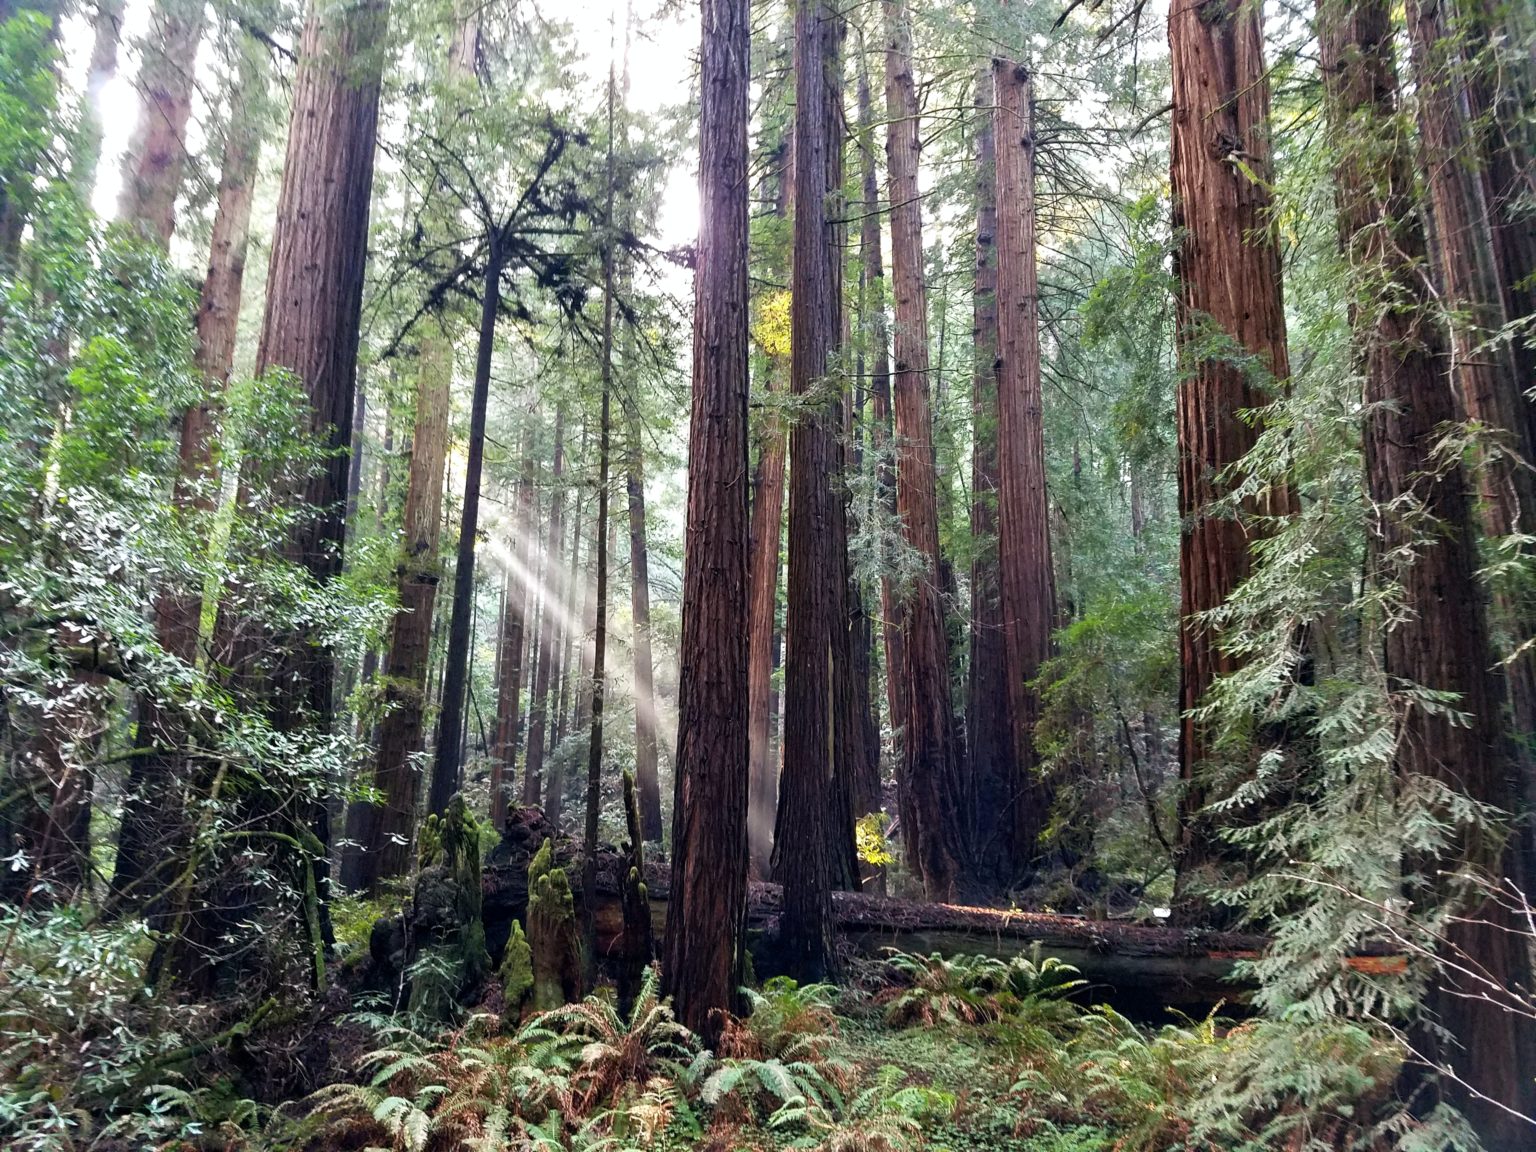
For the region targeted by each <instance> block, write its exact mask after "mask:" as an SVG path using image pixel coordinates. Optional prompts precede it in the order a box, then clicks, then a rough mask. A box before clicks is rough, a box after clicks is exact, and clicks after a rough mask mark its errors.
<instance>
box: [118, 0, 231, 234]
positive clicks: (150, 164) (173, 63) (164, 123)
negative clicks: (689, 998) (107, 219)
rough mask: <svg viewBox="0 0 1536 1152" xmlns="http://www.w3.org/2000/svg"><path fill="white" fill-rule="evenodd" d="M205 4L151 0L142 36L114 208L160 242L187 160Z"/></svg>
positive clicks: (170, 227) (172, 216)
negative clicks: (134, 103)
mask: <svg viewBox="0 0 1536 1152" xmlns="http://www.w3.org/2000/svg"><path fill="white" fill-rule="evenodd" d="M206 8H207V4H206V3H205V2H204V0H155V6H154V7H153V8H152V9H151V10H150V15H149V33H148V35H147V36H146V37H145V38H144V41H143V45H144V48H143V52H144V57H143V64H142V65H141V66H140V68H139V78H138V88H139V97H140V105H139V120H138V125H137V126H136V127H135V128H134V132H133V138H132V140H130V141H129V144H128V151H127V153H126V154H125V155H124V157H123V188H122V193H121V195H120V196H119V198H118V205H117V211H118V215H119V216H120V217H122V219H124V220H126V221H127V222H128V223H130V224H131V225H133V226H134V227H136V228H138V229H140V230H141V231H142V232H143V234H144V235H145V236H147V237H148V238H149V239H151V240H153V241H154V242H155V243H157V244H159V245H160V247H161V248H164V247H166V246H167V245H169V244H170V242H171V233H172V232H173V231H174V230H175V227H176V197H177V196H179V195H180V194H181V183H182V177H183V175H184V174H185V172H186V166H187V122H188V121H189V120H190V119H191V117H192V87H193V82H194V79H195V75H196V71H195V67H194V65H195V63H196V59H197V46H198V43H199V42H200V41H201V40H202V37H203V24H204V13H205V10H206ZM234 114H235V115H238V114H239V110H238V109H236V110H235V112H234Z"/></svg>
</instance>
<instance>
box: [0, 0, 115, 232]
mask: <svg viewBox="0 0 1536 1152" xmlns="http://www.w3.org/2000/svg"><path fill="white" fill-rule="evenodd" d="M125 7H126V3H125V0H97V2H96V5H95V9H96V10H95V13H94V15H93V16H92V18H91V32H92V36H91V61H90V64H88V65H87V67H86V73H85V115H84V117H82V121H81V124H80V140H79V143H78V144H77V145H76V153H75V165H74V168H73V171H72V173H71V179H72V180H73V181H74V184H75V187H76V188H78V189H79V191H80V195H81V198H82V199H84V200H85V201H87V202H89V201H90V198H91V194H92V193H93V192H94V191H95V189H96V175H97V170H98V169H99V168H100V166H101V145H102V137H103V129H102V121H103V118H104V111H105V100H106V91H107V86H108V85H109V84H111V83H112V80H113V78H114V77H115V76H116V75H117V59H118V49H119V48H120V47H121V45H122V40H123V10H124V8H125ZM0 199H3V194H0Z"/></svg>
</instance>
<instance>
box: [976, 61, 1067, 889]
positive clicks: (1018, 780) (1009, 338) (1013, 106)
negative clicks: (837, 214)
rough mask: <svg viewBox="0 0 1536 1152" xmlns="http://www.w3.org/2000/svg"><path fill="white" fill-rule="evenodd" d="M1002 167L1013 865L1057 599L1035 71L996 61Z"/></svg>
mask: <svg viewBox="0 0 1536 1152" xmlns="http://www.w3.org/2000/svg"><path fill="white" fill-rule="evenodd" d="M992 78H993V85H994V88H995V92H996V101H997V109H996V117H995V120H994V122H993V131H994V134H995V135H994V146H995V148H996V153H997V155H996V168H997V205H998V218H997V318H998V330H997V354H998V374H997V445H998V510H997V521H998V571H999V575H1000V577H1001V590H1002V597H1001V602H1002V615H1003V653H1004V660H1005V665H1004V666H1005V668H1006V670H1007V684H1006V689H1007V693H1008V713H1009V735H1010V740H1011V746H1012V752H1013V758H1012V759H1013V763H1012V765H1011V767H1012V773H1011V776H1010V779H1009V781H1008V794H1007V796H1006V802H1007V811H1008V816H1007V823H1008V832H1009V864H1010V873H1011V874H1012V875H1013V876H1018V875H1020V874H1022V873H1023V872H1025V871H1027V870H1028V869H1029V867H1030V866H1031V864H1032V863H1033V861H1034V859H1035V857H1036V855H1037V853H1038V846H1039V837H1040V833H1041V831H1042V830H1043V829H1044V827H1045V822H1046V819H1047V817H1048V816H1049V810H1050V794H1049V790H1048V789H1046V788H1045V787H1044V785H1043V784H1042V783H1041V782H1040V780H1039V778H1038V771H1039V758H1038V756H1037V755H1036V752H1035V738H1034V734H1035V723H1036V721H1037V720H1038V719H1039V716H1040V697H1039V693H1038V692H1037V691H1036V690H1035V689H1034V688H1033V687H1031V682H1032V681H1033V680H1034V679H1035V678H1036V677H1037V676H1038V675H1039V674H1040V665H1041V664H1042V663H1044V661H1045V660H1046V659H1047V658H1048V657H1049V656H1050V651H1051V629H1052V627H1053V626H1054V624H1055V619H1056V605H1055V594H1054V581H1053V578H1052V573H1051V540H1050V505H1049V497H1048V494H1047V492H1046V478H1045V442H1044V429H1043V413H1042V407H1041V405H1042V398H1041V390H1040V331H1039V308H1040V289H1039V281H1038V274H1037V271H1036V268H1035V259H1036V256H1035V189H1034V182H1035V160H1034V155H1035V121H1034V108H1033V92H1032V85H1031V83H1030V77H1029V73H1028V72H1027V71H1026V70H1025V69H1024V67H1023V65H1021V64H1018V63H1016V62H1014V61H1010V60H999V61H995V62H994V64H993V69H992Z"/></svg>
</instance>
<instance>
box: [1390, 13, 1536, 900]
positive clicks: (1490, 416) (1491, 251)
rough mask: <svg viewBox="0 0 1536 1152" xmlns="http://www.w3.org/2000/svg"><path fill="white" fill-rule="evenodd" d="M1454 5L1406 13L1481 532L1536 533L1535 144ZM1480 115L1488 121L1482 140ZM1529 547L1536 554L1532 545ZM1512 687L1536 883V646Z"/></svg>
mask: <svg viewBox="0 0 1536 1152" xmlns="http://www.w3.org/2000/svg"><path fill="white" fill-rule="evenodd" d="M1449 7H1450V4H1449V0H1414V2H1412V3H1410V4H1409V5H1408V9H1407V12H1408V24H1409V42H1410V44H1411V46H1412V56H1413V66H1414V78H1415V89H1416V91H1417V93H1418V99H1417V106H1418V119H1419V138H1420V147H1421V149H1422V157H1421V161H1422V164H1421V166H1422V168H1423V170H1424V172H1425V173H1426V175H1427V185H1428V189H1429V206H1430V212H1431V215H1432V219H1433V236H1434V241H1435V243H1434V245H1433V251H1432V256H1433V263H1434V266H1435V271H1436V274H1437V279H1438V282H1439V284H1440V287H1441V290H1442V292H1443V294H1444V297H1445V304H1446V307H1447V309H1448V310H1449V313H1450V316H1451V350H1452V356H1453V361H1454V366H1453V371H1454V374H1455V378H1456V382H1457V386H1458V389H1459V391H1460V396H1461V403H1462V408H1463V411H1464V414H1465V415H1466V416H1467V417H1468V418H1470V419H1472V420H1475V421H1477V422H1478V423H1479V424H1480V425H1482V426H1483V429H1484V431H1485V432H1486V433H1487V435H1488V436H1489V437H1490V448H1489V449H1488V450H1487V451H1485V452H1483V454H1482V458H1481V460H1480V461H1479V468H1478V476H1477V478H1478V482H1479V487H1480V489H1481V501H1480V503H1481V506H1482V509H1483V529H1484V531H1485V532H1486V533H1487V534H1488V535H1489V536H1494V537H1507V536H1511V535H1514V534H1517V533H1521V534H1525V535H1530V534H1532V532H1533V531H1536V471H1533V470H1532V465H1533V464H1536V407H1533V405H1532V403H1531V401H1530V399H1529V398H1528V397H1527V395H1526V391H1527V390H1528V389H1529V388H1531V387H1532V385H1533V384H1536V379H1533V377H1532V367H1533V365H1536V349H1533V348H1532V347H1531V346H1530V345H1529V344H1528V343H1527V341H1526V340H1522V339H1514V340H1510V339H1507V338H1506V337H1505V336H1504V335H1503V329H1504V328H1505V326H1506V325H1507V324H1508V323H1509V321H1511V320H1515V319H1520V318H1522V317H1524V316H1526V315H1528V314H1529V313H1530V311H1531V308H1532V306H1533V305H1536V288H1533V287H1532V285H1531V284H1529V283H1527V282H1526V281H1527V280H1528V278H1529V277H1530V276H1531V275H1532V274H1533V273H1536V232H1533V230H1532V228H1531V222H1530V221H1529V220H1528V219H1527V220H1518V219H1514V218H1512V216H1511V212H1512V211H1513V210H1514V209H1515V206H1516V205H1517V204H1518V203H1519V202H1520V201H1521V200H1522V199H1528V198H1529V197H1530V195H1531V188H1530V186H1529V185H1526V186H1524V187H1523V188H1522V186H1521V181H1522V175H1521V172H1520V169H1519V166H1518V165H1517V162H1516V158H1517V156H1518V155H1519V153H1520V152H1521V151H1523V148H1524V145H1525V144H1526V140H1525V138H1524V137H1522V136H1521V135H1520V133H1521V131H1522V126H1521V121H1520V118H1519V116H1518V115H1513V114H1511V115H1510V116H1508V117H1506V118H1495V117H1493V115H1492V113H1493V112H1494V111H1495V108H1494V105H1495V101H1496V97H1495V95H1494V93H1495V92H1496V89H1495V88H1494V87H1493V85H1492V83H1491V82H1490V80H1489V78H1488V77H1486V76H1485V75H1483V74H1482V73H1481V72H1474V73H1473V74H1472V75H1471V77H1470V80H1471V82H1470V83H1467V79H1468V78H1467V77H1465V75H1464V72H1463V70H1464V68H1465V63H1464V62H1463V61H1462V60H1460V59H1459V56H1460V54H1461V52H1463V51H1464V50H1465V48H1470V47H1477V48H1481V49H1482V50H1483V51H1485V52H1487V51H1489V48H1488V43H1487V37H1488V34H1489V32H1490V31H1491V30H1492V25H1491V24H1490V21H1489V19H1488V17H1487V15H1486V13H1485V12H1484V10H1483V9H1482V7H1481V4H1480V3H1479V0H1470V2H1469V3H1467V4H1466V5H1465V6H1464V9H1465V14H1466V15H1468V16H1471V17H1473V18H1472V19H1471V20H1470V21H1463V22H1461V24H1460V25H1459V26H1458V27H1455V28H1452V27H1449V18H1450V16H1452V15H1454V12H1448V11H1447V9H1448V8H1449ZM1464 37H1472V38H1471V39H1470V40H1466V39H1463V38H1464ZM1517 78H1518V74H1517V73H1510V74H1507V75H1505V76H1504V77H1503V81H1504V85H1505V86H1506V87H1508V88H1510V89H1514V88H1515V83H1514V82H1515V81H1516V79H1517ZM1502 111H1505V112H1508V113H1514V111H1515V110H1514V109H1510V108H1507V107H1506V108H1504V109H1502ZM1473 117H1476V118H1477V119H1479V120H1482V121H1483V122H1484V124H1485V127H1484V128H1483V138H1482V139H1479V135H1478V132H1477V125H1476V123H1474V121H1473V119H1472V118H1473ZM1495 131H1498V132H1501V133H1502V134H1503V138H1502V139H1501V140H1500V141H1498V142H1497V143H1495V142H1494V141H1493V140H1492V139H1491V136H1490V134H1491V133H1493V132H1495ZM1526 159H1528V157H1527V158H1526ZM1525 179H1527V180H1529V179H1530V176H1529V174H1526V176H1525ZM1514 309H1520V311H1518V312H1516V311H1514ZM1522 552H1523V553H1524V554H1525V555H1526V557H1527V558H1529V557H1530V555H1531V552H1532V549H1531V548H1529V547H1526V548H1523V549H1522ZM1494 605H1495V617H1496V621H1497V622H1498V623H1499V624H1500V625H1502V626H1503V628H1504V629H1506V630H1507V631H1508V632H1509V633H1511V634H1512V636H1513V641H1514V645H1519V644H1523V643H1525V642H1526V641H1527V640H1528V639H1529V638H1530V637H1531V636H1532V634H1533V633H1536V602H1533V599H1532V595H1531V593H1530V592H1529V590H1528V589H1526V590H1522V589H1519V588H1518V587H1515V588H1512V587H1510V585H1509V583H1508V582H1501V583H1500V584H1499V585H1497V586H1496V588H1495V596H1494ZM1512 646H1513V645H1511V647H1512ZM1507 682H1508V685H1509V703H1510V705H1511V713H1512V718H1513V720H1514V722H1515V733H1516V747H1515V750H1516V753H1517V756H1518V770H1519V774H1520V777H1521V791H1522V795H1521V805H1522V807H1523V808H1524V810H1525V812H1526V822H1525V824H1524V826H1523V828H1522V830H1521V838H1522V841H1523V843H1524V849H1523V857H1524V858H1523V864H1522V870H1523V871H1524V872H1525V873H1526V875H1525V878H1524V879H1525V883H1526V884H1527V885H1529V884H1530V883H1531V881H1532V879H1533V878H1536V826H1533V824H1532V818H1533V817H1532V814H1536V748H1533V747H1532V741H1533V739H1536V735H1533V734H1536V651H1526V652H1524V653H1522V654H1521V655H1520V656H1518V657H1517V658H1516V659H1515V660H1514V661H1513V662H1512V663H1511V664H1510V665H1509V669H1508V676H1507Z"/></svg>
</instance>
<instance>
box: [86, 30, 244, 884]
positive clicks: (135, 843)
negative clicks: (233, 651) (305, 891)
mask: <svg viewBox="0 0 1536 1152" xmlns="http://www.w3.org/2000/svg"><path fill="white" fill-rule="evenodd" d="M270 71H271V68H270V64H269V61H268V56H267V52H266V49H265V47H264V46H262V45H260V44H259V43H257V42H256V40H255V39H254V38H253V37H250V36H243V37H242V40H241V45H240V69H239V72H238V74H237V79H236V82H235V85H234V87H233V89H232V90H231V92H230V97H229V105H230V122H229V126H228V128H227V130H226V134H225V138H224V152H223V161H222V164H221V166H220V173H219V190H218V206H217V208H216V209H215V211H214V218H213V238H212V243H211V245H210V248H209V255H208V273H207V275H206V276H205V277H204V278H203V287H202V293H201V296H200V298H199V301H198V308H197V319H196V324H197V352H196V358H195V363H196V367H197V369H198V373H199V375H200V376H201V377H202V379H203V381H204V389H203V398H202V400H201V402H200V403H198V404H195V405H193V406H192V407H190V408H187V409H186V410H185V411H184V412H182V414H181V446H180V459H179V461H178V463H177V469H176V484H175V488H174V490H173V492H172V497H171V498H172V502H173V503H174V505H175V506H176V508H177V509H178V511H179V512H180V513H181V514H183V515H184V516H186V517H188V518H189V521H190V522H191V523H192V524H198V523H200V522H202V521H204V520H206V519H207V518H208V517H209V516H211V514H212V512H213V508H214V504H215V500H216V497H217V494H218V485H219V466H218V457H217V454H216V451H215V448H216V437H217V413H218V406H219V404H220V403H221V401H222V398H223V394H224V390H225V388H226V387H227V385H228V383H229V376H230V372H231V370H232V369H233V367H234V360H235V339H236V334H237V331H238V328H239V320H240V304H241V300H242V299H243V296H244V287H245V262H246V254H247V251H248V249H249V247H250V223H251V205H252V201H253V200H254V196H255V188H256V174H257V173H256V169H257V164H258V162H259V161H260V157H261V144H262V135H263V132H262V125H261V121H260V117H259V114H258V111H259V108H260V104H259V100H260V96H259V93H261V92H262V91H263V89H264V88H265V86H266V84H267V80H268V75H269V73H270ZM190 530H192V531H194V532H195V531H197V530H198V529H197V528H195V527H193V528H191V529H190ZM202 612H203V589H202V588H201V587H197V586H185V585H183V584H180V583H177V582H174V581H173V582H168V583H166V584H165V585H163V586H162V587H161V589H160V591H159V594H158V595H157V597H156V600H155V628H156V633H157V635H158V637H159V640H160V644H161V646H162V647H163V648H164V649H165V651H166V652H167V653H168V654H170V655H172V656H175V657H176V658H177V659H179V660H181V661H182V662H183V663H185V664H187V665H193V664H195V663H196V662H197V655H198V640H199V635H200V631H201V626H202ZM185 738H186V735H185V733H184V732H183V731H182V730H181V727H180V725H179V724H177V723H176V722H175V720H174V719H173V718H172V717H171V716H170V715H168V714H167V713H166V712H165V711H164V710H163V709H161V708H160V706H159V702H158V701H156V700H155V699H154V698H153V697H151V696H148V695H145V696H142V697H140V699H139V722H138V728H137V735H136V740H137V743H138V748H139V750H140V752H141V754H140V755H138V756H136V757H135V759H134V763H133V767H132V768H131V769H130V771H129V776H128V785H127V788H126V794H125V797H124V806H123V817H122V821H121V823H120V824H119V829H118V845H117V848H118V850H117V863H116V871H115V873H114V876H113V889H114V893H115V895H116V897H117V898H118V899H127V900H129V901H131V902H134V903H137V901H138V900H139V899H140V898H141V897H143V896H144V895H147V894H148V893H144V892H142V891H140V890H139V886H140V885H141V884H142V883H143V882H144V881H145V879H146V871H147V869H148V868H149V866H150V864H151V863H152V862H153V861H156V860H160V861H165V862H167V863H168V864H169V865H171V866H172V867H174V866H176V861H175V855H176V854H175V853H174V852H169V851H167V848H168V843H167V841H166V837H168V836H171V835H172V834H173V831H172V824H173V822H174V821H176V820H178V819H180V815H181V810H182V807H183V801H182V799H181V797H180V794H179V789H180V785H181V784H182V783H184V781H182V780H181V779H180V776H181V772H182V768H183V766H182V765H181V763H180V757H179V756H178V754H177V749H179V748H180V747H181V745H182V744H183V743H184V742H185Z"/></svg>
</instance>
